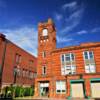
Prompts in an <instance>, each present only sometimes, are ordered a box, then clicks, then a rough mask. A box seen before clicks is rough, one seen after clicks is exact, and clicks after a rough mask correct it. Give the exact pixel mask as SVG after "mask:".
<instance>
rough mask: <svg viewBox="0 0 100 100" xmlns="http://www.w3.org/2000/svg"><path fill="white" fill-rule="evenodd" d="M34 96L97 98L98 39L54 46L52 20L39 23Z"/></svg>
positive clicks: (99, 83)
mask: <svg viewBox="0 0 100 100" xmlns="http://www.w3.org/2000/svg"><path fill="white" fill-rule="evenodd" d="M35 96H49V97H57V98H85V97H86V98H100V42H98V43H97V42H96V43H83V44H80V45H79V46H70V47H65V48H56V29H55V26H54V23H53V21H52V20H51V19H48V21H47V22H44V23H39V25H38V63H37V78H36V80H35Z"/></svg>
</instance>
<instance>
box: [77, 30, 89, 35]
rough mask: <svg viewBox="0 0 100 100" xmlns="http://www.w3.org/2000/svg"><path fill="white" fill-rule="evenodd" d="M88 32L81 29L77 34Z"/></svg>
mask: <svg viewBox="0 0 100 100" xmlns="http://www.w3.org/2000/svg"><path fill="white" fill-rule="evenodd" d="M87 33H88V32H87V31H86V30H81V31H79V32H77V34H78V35H83V34H87Z"/></svg>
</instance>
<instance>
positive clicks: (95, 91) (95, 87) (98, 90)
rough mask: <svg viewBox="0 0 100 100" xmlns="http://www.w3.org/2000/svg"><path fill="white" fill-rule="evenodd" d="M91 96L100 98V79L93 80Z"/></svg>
mask: <svg viewBox="0 0 100 100" xmlns="http://www.w3.org/2000/svg"><path fill="white" fill-rule="evenodd" d="M91 96H92V97H93V98H100V81H99V82H91Z"/></svg>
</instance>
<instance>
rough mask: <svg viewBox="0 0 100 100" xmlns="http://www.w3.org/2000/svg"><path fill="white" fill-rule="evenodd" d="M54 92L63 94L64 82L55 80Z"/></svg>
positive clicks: (64, 89) (64, 90)
mask: <svg viewBox="0 0 100 100" xmlns="http://www.w3.org/2000/svg"><path fill="white" fill-rule="evenodd" d="M56 93H58V94H63V93H66V82H65V81H56Z"/></svg>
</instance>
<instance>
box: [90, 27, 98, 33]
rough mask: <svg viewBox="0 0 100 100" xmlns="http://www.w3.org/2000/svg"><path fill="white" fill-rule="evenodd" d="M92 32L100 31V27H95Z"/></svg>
mask: <svg viewBox="0 0 100 100" xmlns="http://www.w3.org/2000/svg"><path fill="white" fill-rule="evenodd" d="M91 32H92V33H96V32H100V27H96V28H93V29H92V30H91Z"/></svg>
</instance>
